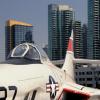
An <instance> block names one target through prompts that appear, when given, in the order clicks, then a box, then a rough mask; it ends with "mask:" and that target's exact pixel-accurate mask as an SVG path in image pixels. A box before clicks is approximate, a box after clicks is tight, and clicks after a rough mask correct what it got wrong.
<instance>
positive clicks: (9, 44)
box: [5, 20, 33, 59]
mask: <svg viewBox="0 0 100 100" xmlns="http://www.w3.org/2000/svg"><path fill="white" fill-rule="evenodd" d="M5 29H6V32H5V56H6V57H5V58H6V59H7V56H8V54H9V53H10V51H11V50H12V49H13V48H14V47H15V46H16V45H18V44H20V43H22V42H33V40H32V36H33V35H32V32H33V26H32V25H31V24H27V23H24V22H19V21H16V20H8V21H7V22H6V27H5Z"/></svg>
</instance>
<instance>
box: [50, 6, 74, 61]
mask: <svg viewBox="0 0 100 100" xmlns="http://www.w3.org/2000/svg"><path fill="white" fill-rule="evenodd" d="M72 20H73V9H72V8H71V7H69V6H68V5H57V4H50V5H48V54H49V58H50V59H51V60H59V59H64V58H65V54H66V49H67V43H68V39H69V36H70V34H71V29H72Z"/></svg>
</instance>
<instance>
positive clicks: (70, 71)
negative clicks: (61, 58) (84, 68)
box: [62, 30, 74, 81]
mask: <svg viewBox="0 0 100 100" xmlns="http://www.w3.org/2000/svg"><path fill="white" fill-rule="evenodd" d="M73 58H74V53H73V30H72V33H71V36H70V38H69V43H68V48H67V52H66V57H65V62H64V65H63V67H62V70H64V71H65V73H66V75H67V77H68V76H69V77H70V78H71V80H72V81H74V68H73Z"/></svg>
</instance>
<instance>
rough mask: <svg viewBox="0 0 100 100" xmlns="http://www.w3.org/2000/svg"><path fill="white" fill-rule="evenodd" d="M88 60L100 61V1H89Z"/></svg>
mask: <svg viewBox="0 0 100 100" xmlns="http://www.w3.org/2000/svg"><path fill="white" fill-rule="evenodd" d="M87 38H88V39H87V40H88V41H87V43H88V45H87V47H88V58H90V59H100V0H88V34H87Z"/></svg>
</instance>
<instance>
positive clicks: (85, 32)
mask: <svg viewBox="0 0 100 100" xmlns="http://www.w3.org/2000/svg"><path fill="white" fill-rule="evenodd" d="M82 44H83V57H82V58H84V59H86V58H87V25H86V24H83V25H82Z"/></svg>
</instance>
